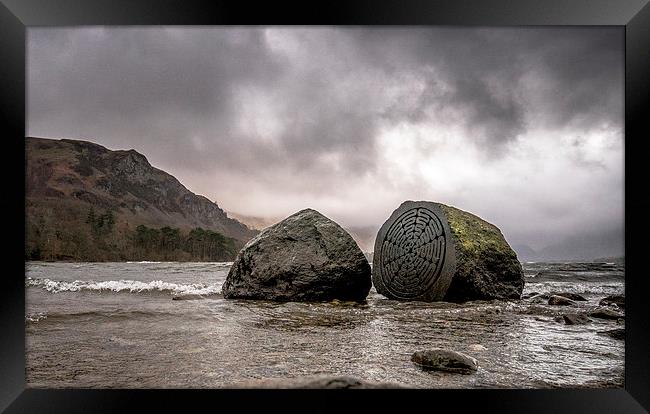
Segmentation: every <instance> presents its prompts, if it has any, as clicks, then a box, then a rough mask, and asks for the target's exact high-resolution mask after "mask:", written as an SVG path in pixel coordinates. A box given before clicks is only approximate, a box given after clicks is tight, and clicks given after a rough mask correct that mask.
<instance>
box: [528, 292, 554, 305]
mask: <svg viewBox="0 0 650 414" xmlns="http://www.w3.org/2000/svg"><path fill="white" fill-rule="evenodd" d="M548 298H550V295H548V294H546V293H540V294H537V295H533V296H529V297H528V298H527V300H529V301H530V303H546V301H548Z"/></svg>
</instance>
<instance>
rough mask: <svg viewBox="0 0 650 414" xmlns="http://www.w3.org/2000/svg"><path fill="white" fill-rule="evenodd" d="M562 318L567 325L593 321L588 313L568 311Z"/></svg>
mask: <svg viewBox="0 0 650 414" xmlns="http://www.w3.org/2000/svg"><path fill="white" fill-rule="evenodd" d="M562 320H563V321H564V323H565V324H567V325H584V324H587V323H590V322H591V319H589V318H588V317H587V315H585V314H582V313H567V314H564V315H562Z"/></svg>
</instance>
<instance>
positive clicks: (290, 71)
mask: <svg viewBox="0 0 650 414" xmlns="http://www.w3.org/2000/svg"><path fill="white" fill-rule="evenodd" d="M623 34H624V32H623V30H622V29H621V28H616V27H575V28H571V27H538V28H530V27H521V28H518V27H511V28H480V27H479V28H470V27H391V28H387V27H386V28H367V27H363V28H340V27H319V28H310V27H298V28H294V27H291V28H289V27H254V28H246V27H219V28H211V27H151V28H146V27H144V28H137V27H82V28H30V29H29V30H28V56H27V71H28V74H27V76H28V91H27V92H28V93H27V98H28V109H27V119H28V121H27V134H28V135H30V136H41V137H51V138H73V139H85V140H89V141H93V142H97V143H99V144H102V145H105V146H107V147H108V148H111V149H130V148H134V149H136V150H138V151H139V152H141V153H143V154H145V155H146V156H147V158H148V159H149V161H150V162H151V163H152V164H153V165H154V166H156V167H158V168H161V169H163V170H165V171H168V172H169V173H171V174H173V175H174V176H176V177H177V178H178V179H179V180H180V181H181V182H182V183H183V184H185V185H186V186H187V187H188V188H189V189H190V190H192V191H194V192H196V193H199V194H203V195H205V196H207V197H209V198H210V199H212V200H215V201H216V202H217V203H218V204H219V205H220V206H221V207H222V208H224V209H225V210H227V211H232V212H237V213H240V214H243V215H248V216H256V217H284V216H286V215H288V214H290V213H292V212H295V211H297V210H299V209H302V208H305V207H312V208H316V209H318V210H320V211H321V212H323V213H324V214H326V215H328V216H329V217H331V218H332V219H335V220H337V221H338V222H340V223H341V224H342V225H344V226H355V227H364V226H366V227H375V228H378V227H379V226H380V225H381V224H382V223H383V221H384V220H385V219H386V218H387V217H388V216H389V215H390V213H391V212H392V210H393V209H395V208H396V207H397V206H398V205H399V204H400V203H401V202H402V201H403V200H406V199H428V200H435V201H440V202H443V203H447V204H451V205H455V206H457V207H459V208H462V209H465V210H468V211H471V212H474V213H476V214H478V215H480V216H482V217H484V218H486V219H487V220H489V221H491V222H493V223H494V224H496V225H498V226H499V227H501V229H502V231H503V232H504V234H505V236H506V238H507V239H508V240H509V241H510V242H512V243H514V244H527V245H529V246H532V247H533V248H534V249H543V248H545V247H548V246H552V245H558V244H562V243H566V241H567V240H575V239H576V238H577V239H580V237H582V238H583V239H585V238H587V239H589V240H593V239H598V240H601V239H603V240H605V241H604V242H598V243H591V244H590V245H597V246H601V247H599V248H598V249H595V250H593V249H592V250H593V251H592V253H593V255H605V254H612V255H613V254H621V253H622V252H623V236H622V234H623V218H624V205H623V199H624V198H623V180H624V177H623V148H624V128H623V81H624V66H623V65H624V37H623ZM587 244H589V243H587ZM602 246H605V247H602Z"/></svg>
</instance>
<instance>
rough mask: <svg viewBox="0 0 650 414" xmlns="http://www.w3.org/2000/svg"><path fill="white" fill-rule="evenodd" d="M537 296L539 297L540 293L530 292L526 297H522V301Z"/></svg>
mask: <svg viewBox="0 0 650 414" xmlns="http://www.w3.org/2000/svg"><path fill="white" fill-rule="evenodd" d="M537 295H539V292H529V293H526V294H524V295H521V298H522V299H530V298H532V297H533V296H537Z"/></svg>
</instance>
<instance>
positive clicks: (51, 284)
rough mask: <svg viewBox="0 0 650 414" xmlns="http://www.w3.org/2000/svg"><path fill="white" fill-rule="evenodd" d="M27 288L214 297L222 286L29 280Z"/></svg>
mask: <svg viewBox="0 0 650 414" xmlns="http://www.w3.org/2000/svg"><path fill="white" fill-rule="evenodd" d="M25 287H37V288H42V289H44V290H46V291H48V292H50V293H60V292H79V291H97V292H127V293H143V292H152V291H157V292H163V293H170V294H175V295H190V294H191V295H203V296H207V295H214V294H217V293H219V292H220V290H221V286H220V285H210V284H205V283H192V284H180V283H171V282H164V281H162V280H154V281H151V282H141V281H137V280H106V281H102V282H96V281H93V280H75V281H72V282H66V281H62V280H51V279H48V278H44V279H40V278H35V279H32V278H27V279H26V282H25Z"/></svg>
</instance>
